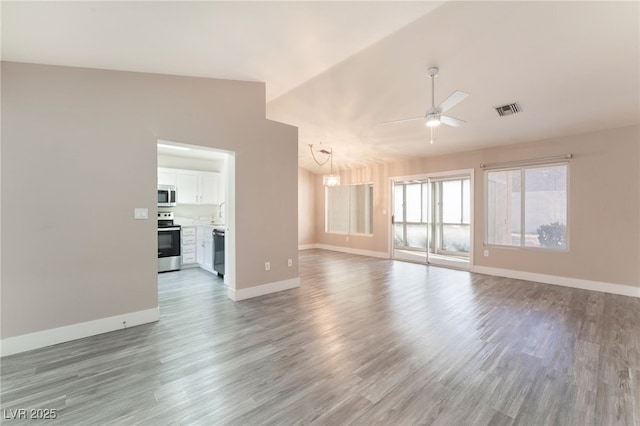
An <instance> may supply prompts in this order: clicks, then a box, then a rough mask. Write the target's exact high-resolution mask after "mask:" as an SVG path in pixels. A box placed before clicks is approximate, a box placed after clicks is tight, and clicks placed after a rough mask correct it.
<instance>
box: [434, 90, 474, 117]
mask: <svg viewBox="0 0 640 426" xmlns="http://www.w3.org/2000/svg"><path fill="white" fill-rule="evenodd" d="M467 96H469V94H468V93H466V92H461V91H460V90H456V91H455V92H453V93H452V94H450V95H449V97H448V98H447V99H445V100H444V101H442V103H441V104H440V105H438V109H439V110H440V113H443V112H445V111H446V110H448V109H451V108H453V107H454V106H456V105H458V103H459V102H462V101H463V100H464V98H466V97H467Z"/></svg>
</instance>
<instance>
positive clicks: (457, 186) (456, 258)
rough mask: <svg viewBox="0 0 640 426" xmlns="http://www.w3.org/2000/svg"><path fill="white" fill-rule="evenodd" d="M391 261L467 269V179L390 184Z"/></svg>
mask: <svg viewBox="0 0 640 426" xmlns="http://www.w3.org/2000/svg"><path fill="white" fill-rule="evenodd" d="M393 193H394V216H393V219H394V224H393V227H394V258H396V259H398V260H408V261H413V262H421V263H431V264H437V265H442V266H453V267H458V268H463V269H468V267H469V253H470V247H471V177H470V176H468V175H465V176H443V177H438V176H432V177H427V178H425V179H420V180H412V181H399V182H395V183H394V192H393Z"/></svg>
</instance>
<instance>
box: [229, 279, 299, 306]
mask: <svg viewBox="0 0 640 426" xmlns="http://www.w3.org/2000/svg"><path fill="white" fill-rule="evenodd" d="M298 287H300V278H291V279H289V280H284V281H276V282H272V283H268V284H262V285H257V286H255V287H249V288H241V289H238V290H236V289H233V288H230V287H229V289H228V290H227V297H228V298H229V299H231V300H233V301H234V302H237V301H240V300H245V299H251V298H253V297H258V296H264V295H265V294H271V293H277V292H279V291H284V290H290V289H292V288H298Z"/></svg>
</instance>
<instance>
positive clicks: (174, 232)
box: [158, 212, 182, 272]
mask: <svg viewBox="0 0 640 426" xmlns="http://www.w3.org/2000/svg"><path fill="white" fill-rule="evenodd" d="M181 233H182V228H181V227H180V225H174V223H173V213H172V212H158V272H167V271H177V270H179V269H180V264H181V263H182V262H181V260H182V257H181V253H180V242H181V238H180V237H181V235H180V234H181Z"/></svg>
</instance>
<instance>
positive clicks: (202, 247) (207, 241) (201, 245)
mask: <svg viewBox="0 0 640 426" xmlns="http://www.w3.org/2000/svg"><path fill="white" fill-rule="evenodd" d="M196 260H197V262H198V265H200V267H201V268H202V269H204V270H206V271H209V272H211V273H215V272H214V270H213V226H208V225H199V226H198V227H197V231H196Z"/></svg>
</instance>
